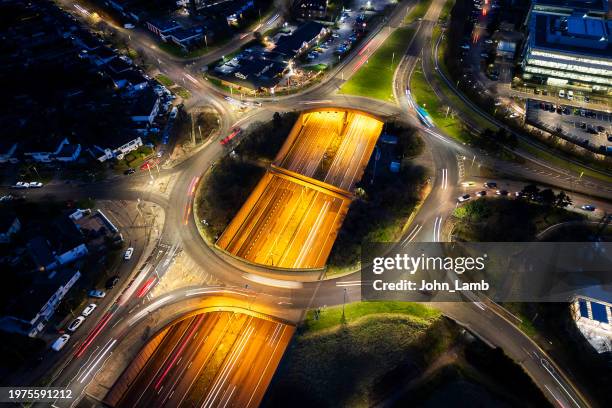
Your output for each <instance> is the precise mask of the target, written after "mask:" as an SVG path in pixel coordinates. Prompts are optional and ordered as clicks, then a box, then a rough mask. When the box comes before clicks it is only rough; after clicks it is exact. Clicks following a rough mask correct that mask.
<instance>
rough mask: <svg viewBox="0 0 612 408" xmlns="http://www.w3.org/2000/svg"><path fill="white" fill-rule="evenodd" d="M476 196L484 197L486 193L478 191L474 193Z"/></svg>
mask: <svg viewBox="0 0 612 408" xmlns="http://www.w3.org/2000/svg"><path fill="white" fill-rule="evenodd" d="M476 195H477V196H478V197H484V196H486V195H487V191H486V190H482V191H479V192H477V193H476Z"/></svg>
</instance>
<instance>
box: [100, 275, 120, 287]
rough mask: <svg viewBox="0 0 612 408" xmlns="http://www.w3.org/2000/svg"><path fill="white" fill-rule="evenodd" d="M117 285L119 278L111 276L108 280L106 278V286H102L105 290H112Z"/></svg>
mask: <svg viewBox="0 0 612 408" xmlns="http://www.w3.org/2000/svg"><path fill="white" fill-rule="evenodd" d="M117 283H119V277H118V276H111V277H110V278H108V280H107V281H106V285H104V286H105V287H106V289H112V288H114V287H115V286H117Z"/></svg>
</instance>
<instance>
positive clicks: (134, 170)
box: [123, 167, 136, 176]
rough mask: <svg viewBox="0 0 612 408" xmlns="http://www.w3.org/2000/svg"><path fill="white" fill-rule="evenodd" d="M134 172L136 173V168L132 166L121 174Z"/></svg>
mask: <svg viewBox="0 0 612 408" xmlns="http://www.w3.org/2000/svg"><path fill="white" fill-rule="evenodd" d="M134 173H136V169H135V168H132V167H130V168H129V169H127V170H126V171H124V172H123V174H125V175H126V176H127V175H130V174H134Z"/></svg>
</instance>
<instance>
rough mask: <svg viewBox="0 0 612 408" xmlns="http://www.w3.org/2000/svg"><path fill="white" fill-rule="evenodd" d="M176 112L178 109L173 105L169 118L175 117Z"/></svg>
mask: <svg viewBox="0 0 612 408" xmlns="http://www.w3.org/2000/svg"><path fill="white" fill-rule="evenodd" d="M177 114H178V109H177V108H176V106H175V107H174V108H172V111H171V112H170V119H174V118H176V115H177Z"/></svg>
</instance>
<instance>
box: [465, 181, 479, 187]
mask: <svg viewBox="0 0 612 408" xmlns="http://www.w3.org/2000/svg"><path fill="white" fill-rule="evenodd" d="M461 185H462V186H463V187H473V186H475V185H476V183H474V182H473V181H464V182H463V183H461Z"/></svg>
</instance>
